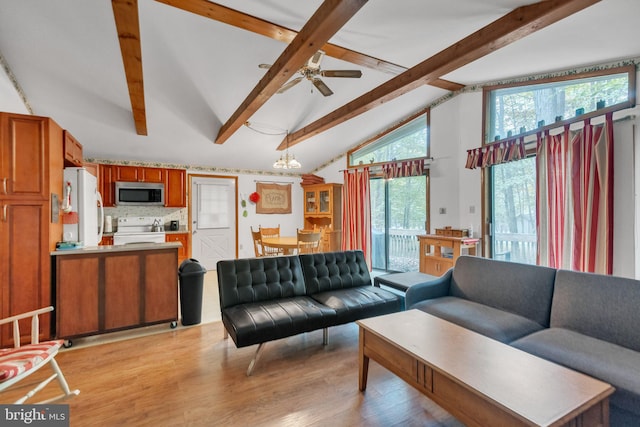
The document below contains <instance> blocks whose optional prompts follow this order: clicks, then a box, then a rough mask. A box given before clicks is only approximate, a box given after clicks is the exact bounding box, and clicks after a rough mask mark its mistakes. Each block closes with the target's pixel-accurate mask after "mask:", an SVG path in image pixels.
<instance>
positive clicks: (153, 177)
mask: <svg viewBox="0 0 640 427" xmlns="http://www.w3.org/2000/svg"><path fill="white" fill-rule="evenodd" d="M113 168H114V172H115V174H114V175H115V177H114V180H115V181H124V182H158V183H164V178H165V173H164V172H165V170H164V169H162V168H146V167H142V166H113Z"/></svg>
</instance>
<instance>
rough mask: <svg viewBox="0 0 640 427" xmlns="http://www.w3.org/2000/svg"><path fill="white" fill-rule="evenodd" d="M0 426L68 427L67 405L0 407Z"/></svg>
mask: <svg viewBox="0 0 640 427" xmlns="http://www.w3.org/2000/svg"><path fill="white" fill-rule="evenodd" d="M0 425H2V426H42V427H69V405H0Z"/></svg>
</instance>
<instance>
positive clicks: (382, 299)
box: [300, 251, 402, 324]
mask: <svg viewBox="0 0 640 427" xmlns="http://www.w3.org/2000/svg"><path fill="white" fill-rule="evenodd" d="M300 262H301V263H302V272H303V274H304V281H305V283H306V285H307V292H308V293H309V294H310V295H311V297H312V298H313V299H315V300H316V301H318V302H320V303H322V304H323V305H326V306H327V307H331V308H333V309H334V310H335V311H336V313H337V316H338V318H337V324H342V323H349V322H353V321H356V320H358V319H364V318H367V317H372V316H379V315H382V314H387V313H394V312H396V311H400V310H401V309H402V299H401V298H400V297H399V296H397V295H395V294H393V293H391V292H389V291H386V290H384V289H380V288H379V287H374V286H371V276H370V275H369V268H368V267H367V263H366V262H365V260H364V254H363V253H362V251H343V252H324V253H317V254H305V255H300Z"/></svg>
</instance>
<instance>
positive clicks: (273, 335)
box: [217, 251, 402, 375]
mask: <svg viewBox="0 0 640 427" xmlns="http://www.w3.org/2000/svg"><path fill="white" fill-rule="evenodd" d="M217 276H218V290H219V296H220V310H221V311H222V323H223V324H224V327H225V334H229V335H231V338H232V339H233V341H234V343H235V344H236V347H246V346H250V345H254V344H259V346H258V349H257V350H256V353H255V356H254V358H253V360H252V361H251V363H250V365H249V369H248V370H247V375H251V373H252V371H253V368H254V366H255V363H256V362H257V360H258V357H259V356H260V352H261V350H262V348H263V345H264V343H266V342H268V341H273V340H277V339H281V338H286V337H289V336H292V335H297V334H300V333H303V332H310V331H314V330H318V329H323V330H324V344H326V343H327V330H328V329H327V328H329V327H330V326H336V325H340V324H343V323H349V322H353V321H355V320H358V319H364V318H366V317H372V316H378V315H381V314H388V313H393V312H396V311H400V310H401V308H402V298H401V297H399V296H398V295H396V294H394V293H392V292H389V291H386V290H384V289H380V288H378V287H374V286H373V285H372V283H371V276H370V275H369V268H368V266H367V264H366V262H365V260H364V255H363V253H362V251H342V252H325V253H316V254H305V255H293V256H277V257H263V258H246V259H233V260H223V261H219V262H218V264H217Z"/></svg>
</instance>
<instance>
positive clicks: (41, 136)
mask: <svg viewBox="0 0 640 427" xmlns="http://www.w3.org/2000/svg"><path fill="white" fill-rule="evenodd" d="M48 120H49V119H47V118H46V117H36V116H25V115H22V114H9V113H2V114H1V115H0V129H1V131H0V150H1V151H0V160H1V161H0V180H2V181H1V182H0V197H5V198H13V197H20V198H21V197H28V198H34V199H40V200H47V199H48V198H49V195H48V193H49V181H48V174H47V170H48V169H49V165H48V161H49V155H48V154H49V146H48V140H47V126H48ZM60 156H61V157H62V153H60ZM60 184H61V185H62V183H60Z"/></svg>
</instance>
